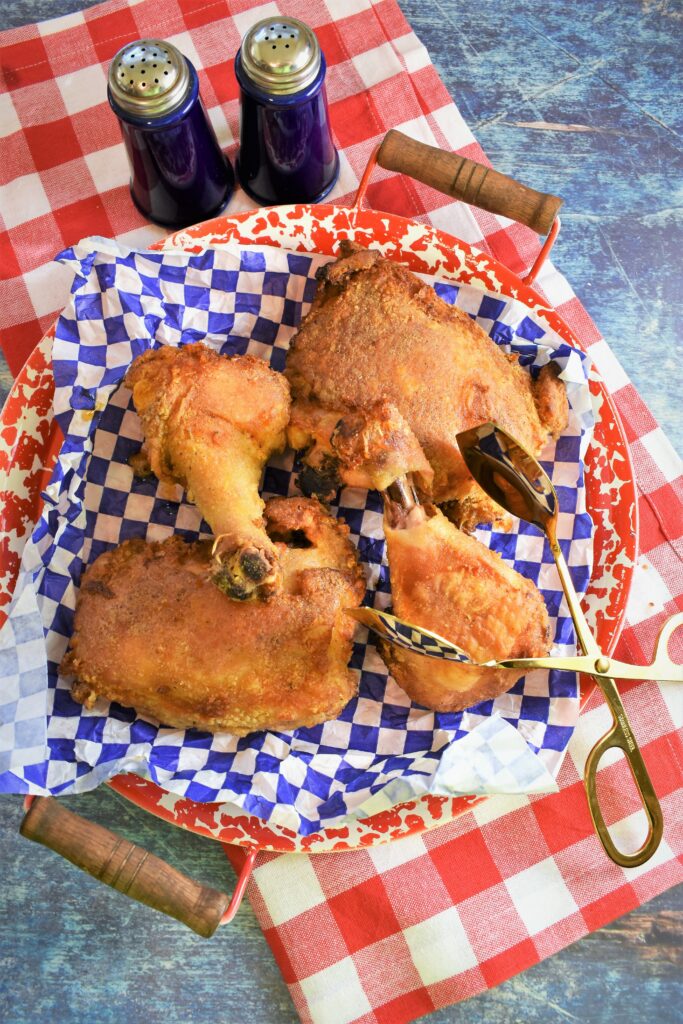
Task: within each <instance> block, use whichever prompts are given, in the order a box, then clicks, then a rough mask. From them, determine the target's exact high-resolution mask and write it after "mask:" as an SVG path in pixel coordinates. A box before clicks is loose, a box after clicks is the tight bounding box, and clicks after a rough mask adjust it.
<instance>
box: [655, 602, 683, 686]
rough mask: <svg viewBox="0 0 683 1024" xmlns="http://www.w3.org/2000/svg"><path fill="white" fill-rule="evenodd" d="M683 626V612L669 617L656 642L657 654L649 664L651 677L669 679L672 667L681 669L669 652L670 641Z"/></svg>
mask: <svg viewBox="0 0 683 1024" xmlns="http://www.w3.org/2000/svg"><path fill="white" fill-rule="evenodd" d="M681 626H683V612H676V614H675V615H672V616H671V618H670V619H667V620H666V622H665V623H664V625H663V626H662V628H661V629H660V631H659V636H658V637H657V642H656V644H655V654H654V658H653V659H652V664H651V665H650V666H649V668H650V672H651V674H650V675H649V676H648V678H649V679H667V678H669V674H670V672H671V670H672V669H679V670H681V669H682V668H683V666H681V665H680V664H679V663H678V662H676V661H674V660H673V658H672V657H671V654H670V653H669V641H670V640H671V637H672V636H673V635H674V633H675V632H676V630H677V629H679V628H680V627H681Z"/></svg>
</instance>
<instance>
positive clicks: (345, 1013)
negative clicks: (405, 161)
mask: <svg viewBox="0 0 683 1024" xmlns="http://www.w3.org/2000/svg"><path fill="white" fill-rule="evenodd" d="M276 12H279V13H282V14H289V15H294V16H296V17H300V18H302V19H303V20H304V21H306V22H308V23H309V24H310V25H312V26H313V27H314V28H315V30H316V32H317V34H318V38H319V39H320V43H321V45H322V48H323V50H324V52H325V56H326V58H327V61H328V67H329V70H328V76H327V90H328V97H329V101H330V112H331V118H332V124H333V128H334V132H335V135H336V139H337V143H338V146H339V149H340V156H341V174H340V179H339V182H338V184H337V186H336V188H335V191H334V192H333V193H332V196H331V199H332V200H333V201H336V202H339V203H343V202H348V201H349V200H350V199H351V198H352V196H353V194H354V192H355V190H356V187H357V185H358V181H359V178H360V175H361V173H362V171H363V168H364V167H365V163H366V161H367V159H368V156H369V154H370V152H371V150H372V148H373V146H374V145H375V144H376V143H377V142H378V141H379V140H380V139H381V138H382V136H383V135H384V133H385V131H386V130H387V129H388V128H399V129H401V130H402V131H404V132H405V133H406V134H408V135H412V136H413V137H415V138H418V139H421V140H423V141H425V142H429V143H431V144H432V145H438V146H441V147H443V148H446V149H452V150H455V149H457V150H458V151H459V152H460V153H463V154H465V155H467V156H471V157H473V158H474V159H477V160H484V161H485V157H484V154H483V153H482V151H481V149H480V148H479V146H478V145H477V143H476V142H475V140H474V138H473V136H472V135H471V133H470V132H469V129H468V128H467V126H466V125H465V123H464V122H463V120H462V118H461V117H460V115H459V113H458V110H457V108H456V107H455V105H454V103H453V101H452V100H451V98H450V97H449V95H448V93H447V92H446V90H445V88H444V86H443V84H442V83H441V81H440V80H439V77H438V75H437V74H436V71H435V70H434V68H433V67H432V65H431V63H430V60H429V56H428V54H427V52H426V50H425V49H424V47H422V46H421V44H420V42H419V40H418V39H417V38H416V37H415V35H414V34H413V33H412V31H411V29H410V27H409V25H408V24H407V23H406V21H405V20H404V18H403V16H402V14H401V12H400V11H399V9H398V7H397V5H396V3H395V0H291V2H290V0H283V2H281V3H272V2H270V3H265V4H261V5H258V4H254V3H253V0H231V2H230V3H227V2H226V0H164V2H163V4H160V3H159V2H158V0H110V2H108V3H105V4H102V5H100V6H99V7H94V8H91V9H90V10H88V11H86V12H84V13H77V14H71V15H67V16H66V17H63V18H58V19H56V20H54V21H50V22H44V23H42V24H40V25H34V26H30V27H26V28H21V29H17V30H13V31H10V32H5V33H3V34H2V35H0V75H1V86H0V147H1V157H2V159H0V228H1V233H0V273H1V275H2V281H1V282H0V342H1V343H2V348H3V350H4V353H5V356H6V358H7V361H8V363H9V365H10V368H11V369H12V370H13V372H15V373H16V372H17V371H18V369H19V368H20V366H21V365H22V363H23V361H24V359H25V358H26V356H27V355H28V354H29V352H30V351H31V349H32V347H33V346H34V345H35V344H36V342H37V341H38V340H39V338H40V336H41V334H42V332H43V331H44V330H45V329H46V328H47V327H48V326H49V325H50V323H51V322H52V321H53V320H54V317H55V315H56V313H57V312H58V311H59V310H60V309H61V307H62V306H63V304H64V302H65V298H66V295H67V292H68V288H69V283H70V282H69V281H68V278H67V276H66V275H65V274H64V273H63V272H62V270H61V268H59V267H57V266H56V265H54V264H52V263H51V260H52V257H53V256H54V254H55V253H56V252H58V251H59V250H60V249H62V248H63V247H65V246H67V245H70V244H72V243H74V242H76V241H77V240H78V239H79V238H81V237H82V236H85V235H93V234H99V235H105V236H113V237H117V238H118V239H120V240H122V241H124V242H127V243H129V244H133V245H136V246H141V245H145V244H147V243H149V242H151V241H153V240H154V239H156V238H158V237H161V235H162V234H163V233H164V232H163V231H162V229H160V228H155V227H153V226H151V225H149V224H148V223H147V222H146V221H145V220H144V219H143V218H142V216H141V215H140V214H139V213H138V212H137V211H136V209H135V208H134V206H133V204H132V202H131V200H130V196H129V193H128V167H127V164H126V158H125V153H124V150H123V145H122V142H121V138H120V134H119V129H118V125H117V123H116V120H115V118H114V116H113V114H112V113H111V111H110V110H109V107H108V105H107V102H106V96H105V88H106V71H107V65H108V62H109V60H110V59H111V57H112V56H113V54H114V53H115V52H116V50H118V49H119V48H120V47H121V46H122V45H123V44H124V43H125V42H127V41H128V40H131V39H134V38H137V37H141V36H160V37H162V38H165V39H168V40H170V41H171V42H173V43H174V44H175V45H176V46H177V47H178V48H179V49H180V50H181V51H182V52H183V53H184V54H186V55H187V56H188V57H189V58H190V59H191V60H192V61H193V63H194V64H195V66H196V67H197V69H198V71H199V78H200V88H201V93H202V96H203V98H204V101H205V103H206V106H207V108H208V110H209V115H210V117H211V120H212V122H213V125H214V127H215V129H216V132H217V135H218V138H219V140H220V142H221V144H222V145H223V147H224V148H225V149H226V150H227V151H228V153H229V155H230V156H231V157H234V153H235V147H236V139H237V136H238V116H239V115H238V101H237V86H236V82H235V78H234V74H233V70H232V59H233V57H234V54H235V52H236V50H237V48H238V46H239V42H240V39H241V37H242V36H243V35H244V33H245V32H246V30H247V29H248V28H249V27H250V26H251V25H252V24H253V22H254V21H256V20H257V19H259V18H262V17H267V16H268V15H270V14H275V13H276ZM522 171H523V169H520V173H521V174H522V177H523V173H522ZM547 187H548V188H549V189H550V190H552V188H553V183H552V182H548V183H547ZM368 199H369V201H370V202H371V203H372V205H374V206H376V207H377V208H379V209H383V210H388V211H392V212H396V213H400V214H402V215H404V216H412V217H415V218H417V219H420V220H428V221H430V222H431V223H433V224H435V225H436V226H438V227H440V228H443V229H445V230H447V231H449V232H451V233H453V234H455V235H458V236H459V237H461V238H464V239H465V240H466V241H468V242H470V243H472V244H474V245H475V246H478V247H480V248H481V249H484V250H486V251H488V252H490V253H492V254H493V255H494V256H496V257H497V258H498V259H500V260H501V261H502V262H504V263H506V264H507V265H508V266H509V267H510V268H511V269H512V270H513V271H515V272H516V273H521V272H523V271H524V269H525V268H528V266H529V265H530V263H531V262H532V259H533V256H534V254H535V253H536V251H537V249H538V239H537V238H536V236H535V235H533V234H532V233H531V232H530V231H528V230H527V229H526V228H523V227H520V226H519V225H516V224H510V223H509V222H508V221H505V220H503V219H500V218H496V217H494V216H492V215H490V214H486V213H481V212H480V211H474V210H471V209H469V208H467V207H464V206H463V205H462V204H457V203H451V202H447V201H446V200H445V199H444V197H443V196H441V195H439V194H438V193H436V192H434V191H432V190H431V189H429V188H427V187H425V186H422V185H421V184H419V183H416V182H414V181H411V180H408V179H406V178H402V177H398V176H396V175H389V174H387V173H386V172H383V171H378V172H377V175H376V178H375V180H374V182H373V184H372V185H371V187H370V189H369V193H368ZM252 205H253V204H252V203H251V201H250V200H248V199H247V197H246V196H245V195H244V193H242V192H241V191H238V192H237V193H236V195H235V196H234V198H233V200H232V202H231V206H230V211H231V212H233V211H234V212H236V211H238V210H241V209H246V208H249V207H251V206H252ZM538 285H539V287H540V288H541V289H542V290H543V291H544V292H545V294H546V295H547V297H548V299H549V300H550V301H551V302H552V303H553V305H555V306H556V308H557V309H558V311H559V313H560V314H561V316H562V317H563V318H564V319H565V320H566V321H567V322H568V323H569V325H570V326H571V327H572V329H573V330H574V332H575V333H576V334H577V335H578V336H579V337H580V338H581V340H582V341H583V343H584V344H585V345H587V346H589V347H590V354H591V356H592V357H593V359H594V361H595V363H596V364H597V366H598V368H599V369H600V371H601V373H602V375H603V377H604V379H605V380H606V381H607V383H608V386H609V387H610V390H611V391H612V393H613V395H614V398H615V401H616V404H617V406H618V408H619V411H620V413H621V416H622V419H623V421H624V425H625V428H626V433H627V436H628V440H629V442H630V445H631V453H632V456H633V461H634V465H635V469H636V475H637V482H638V486H639V495H640V497H639V514H640V557H639V560H638V566H637V569H636V573H635V578H634V584H633V589H632V596H631V600H630V603H629V607H628V617H627V618H628V621H627V624H626V628H625V629H624V632H623V636H622V639H621V641H620V645H619V647H618V649H617V653H618V655H619V656H621V657H623V658H625V659H631V660H634V661H645V660H648V659H649V658H650V657H651V656H652V650H653V645H654V640H655V637H656V635H657V631H658V629H659V627H660V625H661V623H662V621H663V620H664V618H665V617H666V616H668V615H670V614H671V613H673V612H674V611H676V610H678V609H680V608H683V503H682V500H681V499H682V494H683V480H682V478H681V471H680V464H679V463H678V461H677V459H676V457H675V455H674V453H673V451H672V450H671V448H670V446H669V445H668V442H667V441H666V438H665V437H664V435H663V434H662V432H661V430H660V429H659V427H658V426H657V423H656V422H655V421H654V419H653V418H652V416H651V414H650V412H649V411H648V409H647V407H646V406H645V405H644V403H643V402H642V401H641V399H640V398H639V396H638V394H637V392H636V391H635V389H634V388H633V386H632V384H631V383H630V381H629V380H628V378H627V376H626V374H625V373H624V371H623V369H622V368H621V367H620V365H619V363H618V361H617V360H616V358H615V356H614V355H613V353H612V352H611V351H610V349H609V348H608V346H607V344H606V342H605V341H604V340H603V339H602V338H601V337H600V335H599V333H598V331H597V329H596V327H595V325H594V324H593V323H592V321H591V320H590V318H589V317H588V315H587V313H586V312H585V310H584V309H583V307H582V306H581V304H580V303H579V301H578V300H577V299H576V297H575V296H574V294H573V292H572V290H571V288H570V287H569V285H568V284H567V282H566V281H565V280H564V279H563V278H562V277H561V275H560V274H558V273H557V272H556V271H555V270H554V268H553V267H552V266H551V265H546V267H545V268H544V271H543V274H542V276H541V278H540V280H539V282H538ZM679 655H680V652H679ZM622 692H623V697H624V703H625V705H626V709H627V712H628V714H629V716H630V718H631V721H632V725H633V728H634V731H635V733H636V736H637V738H638V741H639V743H640V745H641V749H642V751H643V755H644V757H645V760H646V762H647V765H648V769H649V771H650V773H651V775H652V778H653V782H654V785H655V788H656V790H657V793H658V795H659V798H660V801H661V804H662V808H663V811H664V817H665V832H664V840H663V842H662V845H661V847H660V849H659V851H658V853H657V854H656V856H655V857H654V858H653V859H652V860H651V861H650V862H649V863H648V864H646V865H644V866H643V867H640V868H635V869H622V868H619V867H617V866H616V865H614V864H612V863H611V862H610V861H609V860H608V859H607V858H606V856H605V854H604V853H603V851H602V847H601V846H600V843H599V841H598V840H597V838H596V836H595V834H594V832H593V829H592V825H591V822H590V817H589V814H588V809H587V804H586V798H585V793H584V789H583V783H582V774H583V764H584V761H585V757H586V754H587V752H588V750H589V749H590V747H591V746H592V745H593V743H594V742H595V740H596V739H597V738H598V736H600V735H602V733H604V732H605V731H606V730H607V728H608V726H609V724H610V717H609V713H608V712H607V710H606V708H605V706H604V705H603V703H602V701H601V699H600V697H599V696H595V695H594V696H593V698H592V699H591V702H590V703H589V706H588V709H587V711H586V712H585V713H584V714H583V715H582V718H581V721H580V725H579V728H578V729H577V732H576V734H575V736H574V738H573V739H572V743H571V745H570V749H569V755H568V757H567V758H566V760H565V763H564V765H563V768H562V771H561V774H560V778H559V783H560V791H559V792H558V793H557V794H552V795H549V796H539V797H533V798H528V797H524V796H521V797H494V798H490V799H488V800H486V801H485V802H482V803H480V804H479V805H477V806H476V807H475V808H474V809H472V810H471V811H468V812H467V813H465V814H463V815H462V816H460V817H459V818H457V819H456V820H455V821H452V822H450V823H447V824H444V825H443V826H441V827H439V828H436V829H434V830H433V831H431V832H428V833H426V834H423V835H421V836H416V837H413V838H409V839H403V840H401V841H399V842H396V843H393V844H388V845H386V846H382V847H377V848H375V849H370V850H360V851H358V852H356V853H346V854H320V855H317V856H307V855H284V856H268V857H264V858H263V860H262V861H261V863H260V866H259V867H257V869H256V871H255V875H254V880H253V882H252V884H251V888H250V898H251V900H252V903H253V906H254V908H255V910H256V913H257V915H258V918H259V921H260V923H261V925H262V927H263V929H264V932H265V935H266V938H267V939H268V942H269V943H270V946H271V948H272V950H273V953H274V955H275V957H276V959H277V962H278V964H279V966H280V968H281V970H282V973H283V976H284V978H285V981H286V982H287V984H288V985H289V987H290V991H291V994H292V997H293V999H294V1002H295V1003H296V1006H297V1009H298V1011H299V1013H300V1015H301V1017H302V1020H304V1021H314V1022H316V1024H350V1022H361V1021H362V1022H368V1024H370V1022H373V1024H374V1022H376V1024H401V1022H405V1021H410V1020H412V1019H414V1018H415V1017H418V1016H420V1015H422V1014H425V1013H428V1012H429V1011H430V1010H432V1009H434V1008H436V1007H441V1006H445V1005H448V1004H449V1003H452V1002H456V1001H458V1000H460V999H463V998H465V997H467V996H470V995H472V994H474V993H476V992H479V991H481V990H483V989H485V988H488V987H491V986H493V985H496V984H498V983H499V982H501V981H503V980H505V979H506V978H508V977H510V976H512V975H513V974H515V973H517V972H519V971H521V970H524V969H525V968H526V967H528V966H530V965H531V964H533V963H535V962H536V961H538V960H540V959H543V958H544V957H547V956H550V955H551V954H552V953H555V952H557V951H558V950H559V949H562V948H563V947H564V946H566V945H567V944H568V943H570V942H573V941H574V940H575V939H578V938H580V937H581V936H582V935H585V934H586V933H587V932H590V931H593V930H594V929H596V928H599V927H601V926H602V925H604V924H606V923H607V922H609V921H611V920H613V919H614V918H615V917H618V916H619V915H621V914H624V913H626V912H627V911H629V910H631V909H632V908H634V907H636V906H638V905H639V904H641V903H643V902H644V901H646V900H648V899H651V898H652V897H654V896H655V895H657V894H658V893H660V892H662V891H663V890H664V889H666V888H667V887H669V886H671V885H674V884H675V883H677V882H680V881H681V880H683V863H682V862H683V827H682V823H683V744H682V743H681V731H680V730H681V726H682V725H683V688H681V687H679V688H677V687H676V686H675V685H674V684H669V685H666V684H656V683H643V684H633V685H630V686H629V685H626V686H623V687H622ZM600 775H601V785H602V789H603V800H606V801H607V802H608V804H609V810H608V813H607V815H606V816H607V819H608V821H609V822H610V823H611V824H612V826H613V829H614V830H615V834H616V835H617V836H618V837H619V839H620V842H621V844H622V845H623V846H627V845H628V843H629V842H631V843H632V844H633V845H634V846H635V845H636V839H637V828H638V822H639V820H640V819H639V815H638V813H637V807H638V804H637V801H636V800H635V798H634V796H633V791H632V788H631V787H630V785H629V781H628V771H627V769H626V768H625V767H624V766H623V762H621V763H619V764H615V765H610V766H608V767H605V768H604V769H602V770H601V773H600ZM232 856H233V858H234V859H235V861H236V862H238V861H239V859H240V857H241V853H240V851H234V853H233V854H232Z"/></svg>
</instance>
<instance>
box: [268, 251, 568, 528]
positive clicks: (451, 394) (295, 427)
mask: <svg viewBox="0 0 683 1024" xmlns="http://www.w3.org/2000/svg"><path fill="white" fill-rule="evenodd" d="M340 253H341V255H340V257H339V259H337V260H336V262H334V263H329V264H327V265H326V266H324V267H322V268H321V269H320V270H319V271H318V278H319V282H320V283H319V285H318V290H317V293H316V296H315V299H314V301H313V305H312V306H311V309H310V311H309V313H308V314H307V316H306V317H304V319H303V321H302V323H301V326H300V327H299V330H298V332H297V334H296V335H295V337H294V339H293V341H292V344H291V346H290V349H289V353H288V355H287V367H286V370H285V375H286V376H287V378H288V380H289V382H290V384H291V387H292V396H293V409H292V426H291V428H290V443H291V444H292V445H293V446H294V447H299V448H302V447H310V451H309V452H308V454H307V455H305V456H304V460H305V461H307V462H308V463H309V465H310V467H311V471H312V473H313V474H317V476H318V477H321V476H322V479H319V480H318V481H317V487H316V481H315V480H314V479H312V477H311V475H310V474H309V490H310V491H311V493H319V494H321V496H325V495H326V494H327V495H329V494H330V492H331V491H334V489H335V488H336V487H338V486H339V483H340V481H342V482H345V483H348V482H350V481H349V478H348V469H347V468H345V467H344V465H343V464H342V460H341V459H340V457H339V453H338V452H337V451H336V450H335V444H334V429H335V424H336V423H337V421H338V420H340V419H341V418H342V417H344V416H345V415H348V414H349V413H350V412H355V411H357V410H367V409H369V408H370V407H372V406H375V405H376V403H382V402H387V403H390V404H392V405H393V406H395V407H396V409H397V410H398V411H399V412H400V414H401V415H402V416H403V417H404V418H405V420H406V421H407V422H408V424H409V426H410V427H411V428H412V430H413V432H414V434H415V436H416V437H417V440H418V441H419V443H420V444H421V446H422V448H423V449H424V454H425V455H426V457H427V459H428V461H429V464H430V466H431V468H432V470H433V479H432V480H431V482H429V483H427V482H426V481H425V480H424V479H423V478H421V479H420V480H418V486H419V489H420V493H421V495H422V496H423V497H424V498H425V499H427V500H430V501H432V502H434V503H436V504H441V503H447V502H448V503H453V505H452V507H451V508H450V510H449V515H452V516H453V518H454V519H455V521H456V522H458V524H459V525H461V526H462V527H463V528H464V529H467V530H471V529H473V528H474V527H475V526H476V525H477V524H478V523H482V522H491V521H494V520H498V519H500V518H501V517H503V515H504V513H502V510H501V509H500V508H499V507H498V506H497V505H495V503H493V502H492V501H491V499H490V498H488V497H487V496H486V495H485V494H484V492H483V491H482V490H481V489H480V488H479V487H478V486H477V485H476V484H475V483H474V481H473V480H472V478H471V477H470V475H469V473H468V472H467V469H466V467H465V464H464V462H463V460H462V457H461V455H460V451H459V449H458V445H457V442H456V434H457V433H458V432H459V431H461V430H466V429H468V428H470V427H472V426H476V425H477V424H479V423H484V422H486V421H488V420H492V421H494V422H496V423H499V424H500V425H501V426H502V427H503V428H504V429H505V430H507V431H508V432H509V433H510V434H512V435H513V436H514V437H517V438H519V440H520V441H521V442H522V443H523V444H524V446H525V447H526V448H528V449H529V450H530V451H532V452H533V453H534V454H538V453H539V452H540V451H541V449H542V448H543V447H544V446H545V444H546V442H547V441H548V438H549V436H551V435H552V436H556V435H558V434H559V433H560V432H561V431H562V429H563V428H564V427H565V425H566V423H567V410H568V407H567V398H566V393H565V389H564V385H563V384H562V382H561V381H560V380H559V379H558V378H557V376H556V373H555V370H554V368H553V367H552V366H547V367H544V368H543V370H541V373H540V375H539V377H538V378H537V379H536V380H532V378H531V376H530V374H529V373H528V372H526V371H525V370H524V369H523V368H522V367H521V366H519V363H518V361H517V357H516V356H509V355H506V354H505V353H504V352H503V350H502V349H500V348H499V347H498V346H497V345H496V344H495V342H493V341H492V340H491V338H489V337H488V335H487V334H486V333H485V332H484V331H483V330H482V329H481V327H479V326H478V324H476V323H475V322H474V321H473V320H471V319H470V317H469V316H467V314H466V313H464V312H463V311H462V310H460V309H457V308H455V307H453V306H449V305H448V304H447V303H446V302H444V301H443V300H442V299H440V298H439V297H438V295H436V293H435V292H434V290H433V288H431V287H430V286H429V285H427V284H424V283H423V282H422V281H421V280H419V278H417V277H416V276H415V275H414V274H412V273H410V271H408V270H406V269H405V268H404V267H401V266H398V265H397V264H395V263H392V262H390V261H389V260H385V259H382V257H381V256H380V254H379V253H378V252H376V251H374V250H367V249H362V248H360V247H359V246H357V245H355V244H354V243H351V242H342V243H341V246H340ZM325 424H328V426H327V428H326V429H325ZM321 470H322V472H321Z"/></svg>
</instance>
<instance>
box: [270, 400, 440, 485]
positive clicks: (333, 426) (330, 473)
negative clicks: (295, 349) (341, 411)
mask: <svg viewBox="0 0 683 1024" xmlns="http://www.w3.org/2000/svg"><path fill="white" fill-rule="evenodd" d="M287 436H288V439H289V443H290V445H291V446H292V447H293V448H299V449H301V448H308V451H307V452H306V465H305V467H304V469H303V471H302V475H301V485H302V488H303V489H304V490H306V491H307V492H308V493H313V494H316V495H317V496H318V497H319V498H322V499H327V500H329V499H331V498H333V497H334V494H335V493H336V491H337V489H338V488H339V487H340V486H341V484H342V483H344V484H347V485H348V486H349V487H365V488H366V489H368V490H375V491H384V490H386V488H387V487H389V486H390V485H391V484H392V483H393V482H394V481H395V480H396V479H397V478H398V477H401V476H405V475H406V474H408V473H414V474H415V476H416V478H417V479H418V480H419V481H420V482H421V484H422V486H423V487H424V488H427V489H428V488H429V487H430V486H431V481H432V477H433V476H434V473H433V471H432V468H431V466H430V465H429V462H428V461H427V458H426V456H425V453H424V452H423V451H422V448H421V446H420V444H419V442H418V440H417V438H416V437H415V435H414V433H413V432H412V430H410V428H409V427H408V425H407V423H406V421H405V420H404V419H403V417H402V416H401V414H400V413H399V411H398V409H397V408H396V406H394V405H390V404H389V402H377V403H376V404H375V405H372V406H370V407H369V408H368V409H355V410H353V411H352V412H348V413H347V414H346V415H345V416H344V417H342V419H339V418H338V417H337V416H336V415H335V413H329V412H326V411H325V410H324V409H322V408H321V407H320V406H319V405H317V404H316V403H315V402H303V401H302V402H297V403H296V405H294V406H293V407H292V416H291V419H290V421H289V427H288V428H287Z"/></svg>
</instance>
